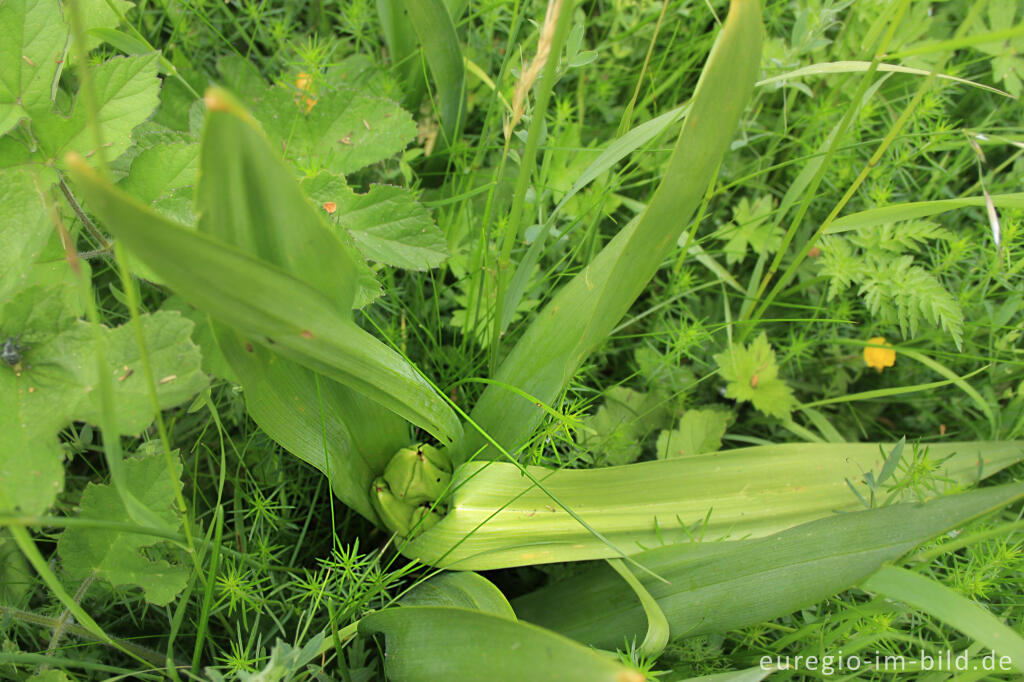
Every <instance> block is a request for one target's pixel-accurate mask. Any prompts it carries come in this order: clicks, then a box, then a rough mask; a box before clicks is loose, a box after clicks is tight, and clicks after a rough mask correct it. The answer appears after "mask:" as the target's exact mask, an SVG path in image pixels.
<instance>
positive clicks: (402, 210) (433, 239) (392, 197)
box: [333, 185, 448, 270]
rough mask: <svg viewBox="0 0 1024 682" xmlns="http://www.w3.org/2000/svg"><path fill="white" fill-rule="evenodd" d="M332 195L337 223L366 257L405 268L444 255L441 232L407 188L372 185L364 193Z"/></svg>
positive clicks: (437, 261)
mask: <svg viewBox="0 0 1024 682" xmlns="http://www.w3.org/2000/svg"><path fill="white" fill-rule="evenodd" d="M336 197H337V198H335V199H333V201H336V202H337V214H336V216H337V221H338V224H339V225H341V226H342V227H344V228H345V229H346V230H348V233H349V234H350V235H352V239H354V240H355V242H356V245H357V246H358V247H359V250H360V251H361V252H362V253H363V255H364V256H366V257H367V258H370V259H371V260H375V261H377V262H379V263H384V264H386V265H392V266H394V267H397V268H406V269H409V270H427V269H429V268H435V267H437V266H439V265H441V263H443V262H444V261H445V260H446V259H447V258H448V244H447V242H446V240H445V238H444V235H443V234H441V230H440V229H438V227H437V225H436V224H435V223H434V221H433V220H432V219H431V217H430V214H429V213H427V209H426V208H424V207H423V205H422V204H420V203H419V202H417V201H416V197H415V196H413V194H412V192H410V191H409V190H407V189H405V188H403V187H394V186H391V185H373V186H371V187H370V191H369V192H367V193H366V194H356V193H354V192H352V191H347V192H342V193H339V194H337V195H336Z"/></svg>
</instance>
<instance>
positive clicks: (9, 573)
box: [0, 528, 511, 608]
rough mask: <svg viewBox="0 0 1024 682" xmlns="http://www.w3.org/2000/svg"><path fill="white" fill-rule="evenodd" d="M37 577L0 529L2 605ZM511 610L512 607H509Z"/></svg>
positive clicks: (20, 600) (20, 602)
mask: <svg viewBox="0 0 1024 682" xmlns="http://www.w3.org/2000/svg"><path fill="white" fill-rule="evenodd" d="M35 580H36V576H35V574H34V573H33V571H32V568H31V567H30V566H29V563H28V561H27V560H26V559H25V555H24V554H22V553H21V550H20V549H19V548H18V545H17V544H15V542H14V539H13V538H11V534H10V531H8V530H7V529H6V528H3V529H0V604H6V605H8V606H15V607H19V606H20V607H23V606H26V605H27V599H26V598H27V597H28V595H29V593H30V590H31V589H32V586H33V584H34V583H35ZM509 608H511V607H509Z"/></svg>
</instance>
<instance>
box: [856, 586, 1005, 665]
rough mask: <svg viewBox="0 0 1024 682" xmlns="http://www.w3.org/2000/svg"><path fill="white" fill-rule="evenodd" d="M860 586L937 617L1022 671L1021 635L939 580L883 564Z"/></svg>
mask: <svg viewBox="0 0 1024 682" xmlns="http://www.w3.org/2000/svg"><path fill="white" fill-rule="evenodd" d="M860 587H861V589H863V590H867V591H869V592H877V593H879V594H882V595H884V596H885V597H887V598H889V599H892V600H895V601H901V602H904V603H906V604H909V605H910V606H912V607H914V608H915V609H918V610H920V611H923V612H925V613H927V614H929V615H932V616H934V617H936V618H938V619H939V620H941V621H943V622H944V623H947V624H948V625H951V626H952V627H954V628H956V629H957V630H960V631H961V632H963V633H964V634H965V635H967V636H969V637H972V638H973V639H975V640H977V641H978V642H979V643H980V644H983V645H984V646H985V647H986V648H988V649H989V650H990V651H992V652H994V653H995V654H998V655H999V656H1000V659H1001V660H1002V657H1004V656H1005V657H1006V658H1008V659H1009V664H1010V665H1011V666H1012V668H1013V669H1014V670H1016V671H1017V672H1024V637H1021V635H1020V633H1019V632H1016V631H1015V630H1013V629H1012V628H1010V627H1009V626H1007V625H1006V624H1005V623H1003V622H1002V621H1001V620H1000V619H999V618H997V617H996V616H995V615H994V614H993V613H991V612H990V611H987V610H986V609H985V608H984V607H983V606H981V605H980V604H978V603H976V602H972V601H971V600H969V599H967V598H966V597H964V596H963V595H961V594H958V593H957V592H954V591H953V590H951V589H950V588H948V587H946V586H945V585H943V584H942V583H940V582H938V581H936V580H934V579H932V578H928V577H926V576H923V575H921V574H919V573H914V572H913V571H908V570H907V569H905V568H900V567H898V566H883V567H882V568H880V569H878V571H876V572H875V573H874V574H872V575H871V576H869V577H868V579H867V580H865V581H864V582H862V583H861V584H860ZM1004 670H1005V669H1004Z"/></svg>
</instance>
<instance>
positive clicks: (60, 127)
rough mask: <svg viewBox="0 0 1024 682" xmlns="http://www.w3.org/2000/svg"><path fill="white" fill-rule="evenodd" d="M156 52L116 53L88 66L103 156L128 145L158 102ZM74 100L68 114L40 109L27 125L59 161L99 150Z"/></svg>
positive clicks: (118, 152)
mask: <svg viewBox="0 0 1024 682" xmlns="http://www.w3.org/2000/svg"><path fill="white" fill-rule="evenodd" d="M156 67H157V55H156V53H153V54H149V55H142V56H138V57H115V58H114V59H109V60H107V61H105V62H102V63H101V64H99V65H97V66H94V67H93V68H92V81H93V87H94V88H95V90H96V99H97V105H98V108H99V111H98V119H99V125H100V129H101V130H102V131H103V137H104V154H105V155H106V157H107V158H108V159H116V158H117V157H118V156H120V155H121V154H123V153H124V151H125V150H126V149H128V146H129V145H130V144H131V132H132V129H133V128H135V126H137V125H139V124H140V123H142V122H143V121H145V120H146V119H147V118H148V117H149V115H150V114H151V113H153V110H154V109H156V106H157V104H159V91H160V79H159V78H157V75H156ZM79 99H80V98H76V101H75V104H74V107H73V108H72V110H71V114H70V115H69V116H66V117H65V116H63V115H61V114H59V113H56V112H49V111H48V112H45V113H40V114H38V115H36V114H34V115H33V116H32V129H33V131H34V133H35V136H36V140H37V141H38V142H39V146H40V148H41V149H42V150H43V151H44V154H45V157H46V159H47V160H49V161H53V162H56V163H58V164H63V157H64V155H65V154H66V153H68V152H70V151H76V152H78V153H80V154H82V155H83V156H86V157H88V156H92V155H93V154H95V153H96V152H97V151H98V150H97V149H96V145H95V141H94V140H93V137H92V132H91V131H90V130H89V125H88V120H89V114H88V112H87V111H86V107H85V106H84V103H83V102H81V101H79Z"/></svg>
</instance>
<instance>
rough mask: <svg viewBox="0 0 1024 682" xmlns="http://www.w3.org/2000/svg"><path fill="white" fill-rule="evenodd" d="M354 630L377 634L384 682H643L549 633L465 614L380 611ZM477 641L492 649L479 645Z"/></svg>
mask: <svg viewBox="0 0 1024 682" xmlns="http://www.w3.org/2000/svg"><path fill="white" fill-rule="evenodd" d="M359 632H360V634H363V635H369V634H375V633H382V634H383V635H384V636H385V639H386V642H387V653H386V654H385V657H384V672H385V674H386V675H387V677H388V679H389V680H391V681H392V682H448V681H450V680H470V679H472V680H488V681H489V682H522V680H532V681H534V682H542V681H548V680H550V681H551V682H574V681H576V680H578V681H579V682H600V681H601V680H607V681H608V682H642V680H643V679H644V676H643V675H642V674H640V673H639V672H636V671H635V670H630V669H629V668H626V667H624V666H622V665H621V664H620V663H618V662H617V661H615V660H613V659H611V658H607V657H605V656H602V655H601V654H599V653H597V652H596V651H594V650H592V649H589V648H587V647H585V646H582V645H580V644H578V643H576V642H574V641H572V640H570V639H567V638H565V637H563V636H561V635H557V634H555V633H554V632H551V631H549V630H544V629H543V628H539V627H537V626H535V625H530V624H528V623H522V622H516V621H512V620H509V619H508V618H503V617H500V616H495V615H492V614H489V613H482V612H480V611H472V610H469V609H462V608H455V607H444V606H401V607H398V608H392V609H385V610H384V611H378V612H376V613H371V614H370V615H368V616H364V617H363V619H362V620H361V621H360V622H359ZM483 642H487V643H489V644H491V645H492V646H481V643H483ZM442 654H443V655H442Z"/></svg>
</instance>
